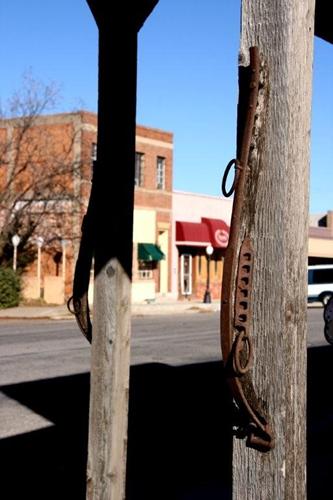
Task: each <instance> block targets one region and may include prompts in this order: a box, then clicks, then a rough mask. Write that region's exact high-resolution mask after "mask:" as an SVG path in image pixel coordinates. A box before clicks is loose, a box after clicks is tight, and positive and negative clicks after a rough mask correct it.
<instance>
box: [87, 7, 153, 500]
mask: <svg viewBox="0 0 333 500" xmlns="http://www.w3.org/2000/svg"><path fill="white" fill-rule="evenodd" d="M156 3H157V0H130V1H123V2H113V3H112V5H110V4H109V3H108V2H104V0H88V4H89V7H90V9H91V11H92V13H93V16H94V18H95V21H96V23H97V26H98V29H99V76H98V138H97V162H96V164H95V166H94V180H93V187H92V195H91V196H92V197H93V199H94V204H93V207H92V212H93V239H94V258H95V285H94V321H93V333H92V359H91V392H90V416H89V450H88V467H87V498H88V499H90V500H93V499H94V500H110V499H111V500H121V499H123V498H125V478H126V450H127V418H128V417H127V414H128V390H129V361H130V323H131V307H130V306H131V275H132V231H133V198H134V158H135V113H136V71H137V33H138V31H139V29H140V28H141V26H142V24H143V23H144V21H145V20H146V18H147V17H148V15H149V14H150V12H151V11H152V10H153V8H154V6H155V5H156Z"/></svg>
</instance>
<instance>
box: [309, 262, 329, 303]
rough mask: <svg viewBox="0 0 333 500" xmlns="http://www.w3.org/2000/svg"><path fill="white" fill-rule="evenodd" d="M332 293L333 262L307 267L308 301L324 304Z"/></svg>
mask: <svg viewBox="0 0 333 500" xmlns="http://www.w3.org/2000/svg"><path fill="white" fill-rule="evenodd" d="M332 295H333V264H325V265H324V264H323V265H319V266H309V267H308V302H314V301H320V302H322V304H323V305H326V304H327V302H328V300H329V298H330V297H332Z"/></svg>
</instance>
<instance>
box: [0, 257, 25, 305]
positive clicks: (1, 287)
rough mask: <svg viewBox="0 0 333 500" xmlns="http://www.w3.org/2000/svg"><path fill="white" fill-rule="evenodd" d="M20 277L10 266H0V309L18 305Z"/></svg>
mask: <svg viewBox="0 0 333 500" xmlns="http://www.w3.org/2000/svg"><path fill="white" fill-rule="evenodd" d="M19 302H20V278H19V276H17V274H16V273H15V271H13V269H11V268H10V267H0V309H5V308H6V307H15V306H18V304H19Z"/></svg>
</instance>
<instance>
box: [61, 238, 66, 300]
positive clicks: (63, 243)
mask: <svg viewBox="0 0 333 500" xmlns="http://www.w3.org/2000/svg"><path fill="white" fill-rule="evenodd" d="M61 246H62V281H63V285H64V302H66V246H67V240H61Z"/></svg>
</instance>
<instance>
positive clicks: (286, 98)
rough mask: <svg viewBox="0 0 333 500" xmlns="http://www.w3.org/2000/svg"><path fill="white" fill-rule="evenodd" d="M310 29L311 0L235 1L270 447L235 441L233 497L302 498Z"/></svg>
mask: <svg viewBox="0 0 333 500" xmlns="http://www.w3.org/2000/svg"><path fill="white" fill-rule="evenodd" d="M313 35H314V0H282V1H280V2H276V1H274V0H254V1H250V0H243V1H242V23H241V49H240V73H241V72H242V71H243V70H242V68H243V67H244V66H245V67H246V66H248V65H249V48H250V47H258V49H259V54H260V61H261V67H260V75H261V76H260V78H261V81H260V87H259V98H258V105H257V110H256V118H255V125H254V133H253V140H252V146H251V147H252V149H251V150H250V156H249V167H250V168H249V174H248V179H249V180H248V183H247V187H246V191H245V196H244V204H243V208H242V211H241V214H240V228H241V229H240V238H239V241H238V248H239V247H240V244H241V240H242V238H243V237H244V234H245V233H246V234H248V235H249V237H250V238H251V241H252V246H253V255H254V266H253V285H252V319H251V325H250V326H251V335H252V338H253V343H254V366H253V369H252V370H251V372H252V380H253V386H254V388H255V390H256V393H257V395H258V397H259V398H260V400H261V403H262V405H263V406H264V408H265V410H266V411H267V414H268V415H269V416H270V424H271V427H272V429H273V433H274V440H275V447H274V448H273V449H272V450H270V451H267V452H266V453H263V452H261V451H257V450H255V449H252V448H249V447H246V444H245V441H244V440H242V439H237V438H234V446H233V499H234V500H249V499H251V500H260V499H262V500H267V499H279V500H282V499H304V498H306V472H305V471H306V348H307V345H306V337H307V304H306V290H307V273H306V271H307V245H308V189H309V186H308V178H309V149H310V148H309V144H310V115H311V88H312V85H311V82H312V53H313ZM241 113H242V109H241V103H240V105H239V116H240V115H241ZM239 123H240V121H239V122H238V127H239ZM238 132H239V131H238Z"/></svg>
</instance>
